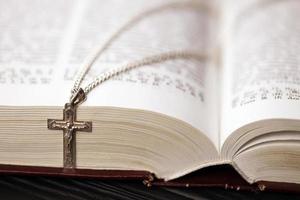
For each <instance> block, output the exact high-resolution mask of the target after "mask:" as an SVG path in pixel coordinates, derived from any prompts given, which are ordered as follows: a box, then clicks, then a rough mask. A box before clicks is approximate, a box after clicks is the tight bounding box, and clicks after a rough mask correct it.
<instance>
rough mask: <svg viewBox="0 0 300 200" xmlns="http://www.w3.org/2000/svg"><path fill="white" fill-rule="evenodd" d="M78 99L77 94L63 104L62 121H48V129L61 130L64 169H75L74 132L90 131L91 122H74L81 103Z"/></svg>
mask: <svg viewBox="0 0 300 200" xmlns="http://www.w3.org/2000/svg"><path fill="white" fill-rule="evenodd" d="M79 95H80V94H79ZM83 95H84V93H83ZM80 98H81V96H78V94H77V96H75V98H74V100H73V101H71V103H67V104H65V108H64V116H63V120H57V119H48V129H50V130H63V145H64V150H63V151H64V155H63V156H64V168H75V167H76V131H82V132H91V131H92V122H84V121H76V109H77V105H78V103H80V102H81V101H82V99H80Z"/></svg>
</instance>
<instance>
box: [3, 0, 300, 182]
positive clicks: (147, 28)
mask: <svg viewBox="0 0 300 200" xmlns="http://www.w3.org/2000/svg"><path fill="white" fill-rule="evenodd" d="M2 3H3V4H4V2H2ZM299 9H300V2H299V1H292V0H291V1H275V0H274V1H269V0H247V1H233V0H232V1H230V0H227V1H226V0H224V1H182V0H180V1H160V0H155V1H146V0H145V1H121V0H114V1H110V0H107V1H105V2H104V1H96V0H94V1H92V0H91V1H83V0H82V1H80V0H78V1H76V2H74V1H71V0H70V1H58V0H57V1H53V0H51V1H50V0H49V1H48V0H47V1H42V2H40V1H35V0H28V1H26V2H19V1H5V5H1V6H0V15H1V17H0V30H1V31H0V66H1V67H0V92H1V98H0V163H1V164H3V165H21V166H40V167H54V168H60V167H62V166H63V161H62V160H63V158H62V156H63V144H62V142H63V140H62V132H61V131H53V130H48V129H47V119H49V118H52V119H60V118H62V109H63V105H64V104H65V103H66V102H68V101H69V95H70V90H71V87H72V84H73V79H74V75H75V73H76V71H77V70H78V69H79V67H80V65H81V64H82V63H83V61H84V59H85V58H86V57H87V56H88V55H89V54H90V53H91V52H92V51H93V48H94V47H95V46H99V45H101V44H104V43H105V42H106V41H107V40H108V39H109V38H110V37H111V35H112V34H113V33H114V32H116V31H117V30H118V29H119V28H120V27H121V26H122V25H123V24H126V23H127V22H128V21H130V20H131V19H132V18H134V17H136V16H140V19H139V20H137V21H136V23H135V24H133V25H132V26H131V27H130V28H128V29H127V30H125V31H124V32H123V33H122V34H121V35H120V37H118V38H117V39H116V40H115V42H113V43H112V44H111V45H110V46H109V48H107V49H106V51H105V52H104V54H103V56H101V57H100V58H99V59H98V60H97V62H96V63H95V65H94V66H93V67H92V69H91V71H90V72H89V74H88V78H87V79H86V80H85V83H87V82H89V80H91V78H93V77H94V76H96V75H98V74H100V73H102V72H105V71H106V70H108V69H111V68H113V67H118V66H120V65H121V64H124V63H127V62H131V61H134V60H137V59H141V58H143V57H145V56H150V55H153V54H157V53H164V52H167V51H173V50H174V51H175V50H186V51H191V52H198V53H201V54H203V55H206V59H203V60H193V59H175V60H170V61H166V62H163V63H159V64H155V65H150V66H145V67H141V68H137V69H134V70H132V71H129V72H127V73H124V74H120V75H119V76H117V77H116V78H114V79H113V80H109V81H107V82H105V83H104V84H103V85H100V86H99V87H97V88H96V89H95V90H93V91H92V92H91V93H90V94H89V96H88V99H87V101H86V102H85V103H84V104H82V105H81V106H80V107H79V110H78V114H77V118H78V120H82V121H92V122H93V131H92V133H83V132H78V133H77V134H76V137H77V138H76V143H77V144H76V145H77V168H78V169H93V170H125V171H126V170H137V171H149V172H152V173H154V174H155V175H156V177H158V178H161V179H164V180H172V179H175V178H178V177H181V176H183V175H186V174H188V173H190V172H193V171H195V170H198V169H201V168H205V167H208V166H213V165H221V164H230V165H232V166H233V167H234V168H235V169H236V170H237V171H238V172H239V173H240V174H241V176H242V177H243V178H244V179H245V180H247V181H248V182H249V183H254V182H257V181H261V180H264V181H272V182H289V183H298V184H300V134H299V132H298V131H299V130H300V121H299V119H300V101H299V100H300V72H299V70H300V68H299V66H300V59H299V55H300V35H299V31H300V22H299V20H296V19H298V18H299V17H300V12H299ZM143 13H146V14H143ZM147 13H148V14H147ZM149 13H150V14H149ZM85 83H83V84H85Z"/></svg>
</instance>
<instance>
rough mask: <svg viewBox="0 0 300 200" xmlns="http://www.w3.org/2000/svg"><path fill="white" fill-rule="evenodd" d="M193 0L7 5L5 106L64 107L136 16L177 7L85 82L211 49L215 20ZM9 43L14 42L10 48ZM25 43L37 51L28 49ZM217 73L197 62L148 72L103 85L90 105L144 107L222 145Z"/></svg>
mask: <svg viewBox="0 0 300 200" xmlns="http://www.w3.org/2000/svg"><path fill="white" fill-rule="evenodd" d="M12 2H13V1H12ZM186 2H187V1H178V2H177V3H176V1H159V0H156V1H146V0H145V1H121V0H114V1H111V0H107V1H96V0H90V1H83V0H82V1H80V0H79V1H58V0H57V1H53V0H51V1H50V0H49V1H42V2H40V1H34V0H26V1H22V3H20V2H17V1H15V2H14V3H11V4H7V2H6V1H5V2H4V1H2V2H1V5H0V9H1V10H0V13H1V14H2V15H3V16H4V17H1V19H0V20H1V23H0V24H1V26H0V28H1V32H0V50H1V52H4V54H3V55H0V66H1V68H0V80H1V81H0V82H1V84H0V92H1V93H2V94H5V95H4V96H3V97H2V98H1V100H0V105H5V106H8V105H10V106H16V105H17V106H62V105H64V103H66V101H68V98H69V96H70V90H71V86H72V84H73V79H74V75H75V73H76V70H77V69H78V68H79V67H80V65H81V64H82V62H83V60H84V59H85V58H86V57H87V56H88V54H90V53H91V51H92V50H93V48H94V47H95V46H99V45H100V44H104V42H105V41H106V40H107V39H109V37H110V36H111V34H112V33H114V32H115V31H116V30H118V29H119V28H120V27H121V26H122V25H123V24H124V23H126V22H127V21H128V20H130V19H131V18H132V17H134V16H136V15H138V14H139V13H142V12H144V11H145V10H149V9H153V8H157V7H161V6H164V5H169V4H170V3H171V4H172V5H170V6H168V7H167V8H166V9H164V10H162V11H161V12H157V13H155V14H153V15H151V16H148V17H145V19H142V20H140V22H139V23H137V24H136V25H135V26H133V27H132V28H131V29H128V31H126V32H124V33H123V34H122V35H121V37H120V38H118V39H117V40H116V42H115V43H113V44H112V46H111V47H110V48H108V49H107V51H106V52H105V53H104V55H103V56H101V57H100V59H99V60H98V61H97V62H96V63H95V65H94V66H93V67H92V69H91V71H90V73H89V74H88V75H87V79H88V80H87V81H85V83H86V82H88V81H89V80H90V79H91V78H92V77H94V76H95V75H98V74H100V73H101V72H103V71H105V70H107V69H108V68H111V67H118V66H119V65H120V64H124V63H126V62H129V61H132V60H136V59H140V58H142V57H144V56H148V55H153V54H157V53H163V52H166V51H170V50H188V51H195V52H207V51H210V48H213V45H212V44H211V34H212V33H211V30H212V26H211V25H212V24H213V23H214V20H215V18H214V17H212V15H211V13H210V12H209V11H207V10H205V9H203V8H201V7H199V8H198V7H197V6H195V2H193V3H191V4H190V3H186ZM196 3H197V2H196ZM198 3H199V2H198ZM4 4H5V6H4ZM178 4H181V5H182V6H178ZM174 5H175V6H174ZM176 5H177V6H176ZM15 7H17V8H18V12H15V9H16V8H15ZM15 13H18V14H17V15H16V14H15ZM15 15H16V16H15ZM15 17H16V18H18V19H15ZM10 18H12V19H10ZM10 20H11V22H12V23H10ZM41 25H42V26H41ZM11 27H13V30H14V31H13V32H10V29H11ZM19 34H21V35H22V37H21V38H20V36H19ZM7 37H9V39H7ZM8 42H12V43H11V44H9V48H7V47H6V43H8ZM21 44H26V45H28V46H29V47H28V48H30V49H29V50H28V49H23V47H22V45H21ZM39 45H41V47H39ZM34 48H37V49H36V50H35V51H31V50H32V49H34ZM4 56H6V57H5V59H4V58H3V57H4ZM18 56H20V59H18ZM25 56H26V58H27V59H25V58H24V57H25ZM23 58H24V59H23ZM215 70H216V68H215V66H214V65H212V66H208V64H207V63H206V62H201V61H195V60H176V61H167V62H165V63H161V64H156V65H154V66H146V67H143V68H139V69H135V70H133V71H131V72H129V73H127V74H123V75H121V76H119V77H117V78H115V79H114V80H109V81H108V82H105V83H104V84H103V85H101V86H98V87H97V88H96V89H95V90H93V91H92V92H91V93H90V94H89V96H88V100H87V101H86V102H85V103H84V104H83V105H82V106H115V107H125V108H137V109H143V110H150V111H155V112H159V113H162V114H166V115H169V116H172V117H176V118H178V119H181V120H183V121H185V122H187V123H189V124H191V125H192V126H194V127H196V128H198V129H199V130H201V131H203V132H204V133H206V134H207V136H208V137H209V138H211V140H212V141H214V142H215V143H216V145H217V142H218V140H219V138H218V130H217V129H218V127H217V118H216V111H217V110H216V108H215V107H216V106H215V104H216V102H215V101H216V99H215V96H214V95H215V92H216V88H215V85H214V84H215V79H214V77H213V76H214V75H215V74H216V72H215ZM11 71H13V72H12V74H11V73H10V72H11ZM24 71H25V72H26V73H25V72H24Z"/></svg>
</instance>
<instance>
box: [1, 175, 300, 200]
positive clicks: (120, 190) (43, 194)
mask: <svg viewBox="0 0 300 200" xmlns="http://www.w3.org/2000/svg"><path fill="white" fill-rule="evenodd" d="M0 199H5V200H11V199H22V200H27V199H30V200H35V199H45V200H49V199H55V200H60V199H64V200H65V199H72V200H83V199H85V200H86V199H126V200H127V199H128V200H129V199H130V200H131V199H157V200H160V199H178V200H181V199H182V200H190V199H198V200H209V199H246V200H247V199H299V200H300V194H284V193H250V192H236V191H227V190H224V189H217V188H214V189H212V188H210V189H209V188H167V187H165V188H162V187H150V188H147V187H146V186H144V185H143V184H142V183H141V182H132V181H101V180H92V179H75V178H55V177H30V176H12V175H1V176H0Z"/></svg>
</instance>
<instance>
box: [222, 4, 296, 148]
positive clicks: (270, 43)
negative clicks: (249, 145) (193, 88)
mask: <svg viewBox="0 0 300 200" xmlns="http://www.w3.org/2000/svg"><path fill="white" fill-rule="evenodd" d="M225 6H226V7H225V11H224V13H225V19H224V21H225V24H224V27H223V28H224V33H225V37H224V41H225V43H224V46H225V47H226V51H225V54H224V73H223V78H224V84H223V85H224V87H223V95H224V96H223V102H224V104H223V109H222V120H221V121H222V128H221V130H222V133H221V144H223V143H224V141H225V140H226V138H227V137H228V136H229V135H230V134H231V133H232V132H233V131H234V130H236V129H237V128H239V127H241V126H243V125H245V124H247V123H251V122H254V121H257V120H262V119H271V118H286V119H300V101H299V100H300V59H299V55H300V34H299V32H300V21H299V17H300V12H299V10H300V2H299V1H267V0H263V1H262V0H251V1H250V0H248V1H240V2H237V1H227V4H225Z"/></svg>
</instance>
